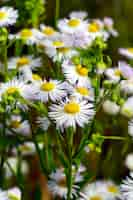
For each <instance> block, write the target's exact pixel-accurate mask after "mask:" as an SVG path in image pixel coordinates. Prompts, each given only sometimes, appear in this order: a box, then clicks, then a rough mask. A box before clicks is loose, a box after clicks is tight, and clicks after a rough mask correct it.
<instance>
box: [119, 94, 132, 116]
mask: <svg viewBox="0 0 133 200" xmlns="http://www.w3.org/2000/svg"><path fill="white" fill-rule="evenodd" d="M121 114H122V115H124V116H125V117H128V118H132V117H133V97H129V98H128V99H127V101H126V102H125V103H124V104H123V105H122V107H121Z"/></svg>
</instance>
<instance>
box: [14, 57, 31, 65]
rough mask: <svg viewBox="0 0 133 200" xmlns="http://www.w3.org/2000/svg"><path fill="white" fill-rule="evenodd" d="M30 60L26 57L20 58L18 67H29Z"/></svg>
mask: <svg viewBox="0 0 133 200" xmlns="http://www.w3.org/2000/svg"><path fill="white" fill-rule="evenodd" d="M29 63H30V60H29V59H28V58H26V57H22V58H19V59H18V60H17V67H23V66H24V65H28V64H29Z"/></svg>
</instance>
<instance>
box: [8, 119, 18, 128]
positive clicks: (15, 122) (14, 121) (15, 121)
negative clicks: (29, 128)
mask: <svg viewBox="0 0 133 200" xmlns="http://www.w3.org/2000/svg"><path fill="white" fill-rule="evenodd" d="M20 125H21V122H20V121H18V120H13V121H12V122H11V124H10V127H11V128H19V127H20Z"/></svg>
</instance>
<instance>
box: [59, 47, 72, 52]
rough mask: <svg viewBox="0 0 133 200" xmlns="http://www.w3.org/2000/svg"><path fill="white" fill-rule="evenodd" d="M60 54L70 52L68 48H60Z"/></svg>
mask: <svg viewBox="0 0 133 200" xmlns="http://www.w3.org/2000/svg"><path fill="white" fill-rule="evenodd" d="M58 51H59V52H60V53H68V52H69V51H70V49H69V48H66V47H62V48H60V49H59V50H58Z"/></svg>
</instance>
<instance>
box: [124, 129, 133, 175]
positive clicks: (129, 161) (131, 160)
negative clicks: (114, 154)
mask: <svg viewBox="0 0 133 200" xmlns="http://www.w3.org/2000/svg"><path fill="white" fill-rule="evenodd" d="M132 131H133V130H132ZM132 134H133V132H132ZM125 166H126V167H127V168H128V169H129V170H131V171H133V153H129V154H128V155H127V156H126V160H125Z"/></svg>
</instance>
